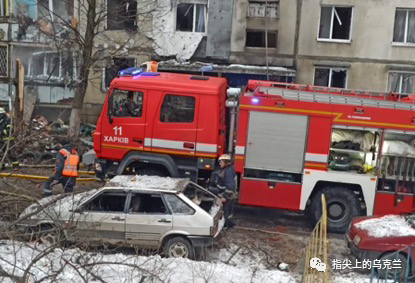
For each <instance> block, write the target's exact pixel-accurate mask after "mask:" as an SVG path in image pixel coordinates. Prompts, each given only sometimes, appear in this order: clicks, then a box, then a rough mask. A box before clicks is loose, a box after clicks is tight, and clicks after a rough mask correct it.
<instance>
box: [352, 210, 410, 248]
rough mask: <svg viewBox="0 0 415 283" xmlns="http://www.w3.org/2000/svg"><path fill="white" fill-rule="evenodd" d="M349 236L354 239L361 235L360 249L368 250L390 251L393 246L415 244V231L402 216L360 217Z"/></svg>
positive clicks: (354, 223) (355, 221)
mask: <svg viewBox="0 0 415 283" xmlns="http://www.w3.org/2000/svg"><path fill="white" fill-rule="evenodd" d="M349 235H351V236H352V237H353V238H354V237H355V236H356V235H359V237H360V239H361V240H360V244H359V248H361V249H367V250H388V249H390V247H391V246H395V247H396V248H399V247H401V246H406V245H410V244H413V243H415V229H414V228H413V227H412V225H411V223H410V222H409V221H407V218H406V217H404V216H400V215H385V216H369V217H358V218H356V219H354V221H353V224H352V227H351V231H350V232H349Z"/></svg>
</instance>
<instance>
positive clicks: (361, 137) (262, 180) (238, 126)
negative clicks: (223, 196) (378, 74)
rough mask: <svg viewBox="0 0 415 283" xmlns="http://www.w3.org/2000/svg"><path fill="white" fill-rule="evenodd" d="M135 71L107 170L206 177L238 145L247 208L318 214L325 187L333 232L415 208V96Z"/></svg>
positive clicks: (113, 97)
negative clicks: (357, 220)
mask: <svg viewBox="0 0 415 283" xmlns="http://www.w3.org/2000/svg"><path fill="white" fill-rule="evenodd" d="M134 72H135V71H134V70H133V71H130V72H129V73H127V74H120V77H119V78H116V79H114V80H113V82H112V83H111V87H110V91H109V93H108V95H107V98H106V101H105V104H104V106H103V110H102V113H101V116H100V118H99V120H98V124H97V130H96V132H95V133H94V150H95V152H96V155H97V159H96V163H95V170H96V174H97V176H98V177H101V178H104V177H105V176H106V175H119V174H146V175H161V176H171V177H187V178H190V179H192V180H193V181H199V182H200V181H203V180H206V179H208V178H209V177H210V175H211V173H212V170H214V169H215V168H216V167H217V163H216V159H217V157H218V156H219V155H220V154H222V153H224V152H225V151H226V148H225V147H226V144H227V142H228V151H229V152H230V153H232V154H233V156H234V158H235V169H236V172H237V174H238V178H239V180H238V184H239V190H238V193H239V194H238V196H239V202H240V203H241V204H244V205H252V206H261V207H270V208H280V209H289V210H295V211H301V210H304V211H306V213H307V214H308V215H309V216H310V217H311V218H312V220H314V221H317V220H318V219H319V218H320V216H321V197H320V196H321V194H325V196H326V198H327V206H328V207H327V208H328V217H329V230H330V231H333V232H343V231H345V230H346V229H347V226H348V225H349V223H350V222H351V220H352V218H353V217H355V216H361V215H373V214H378V215H382V214H390V213H396V214H401V213H410V212H412V210H413V207H414V205H415V199H414V187H415V148H414V147H413V145H415V142H414V141H415V104H414V103H413V102H414V100H413V98H412V96H400V95H397V94H393V93H374V92H363V91H361V92H359V91H349V90H341V89H331V88H324V87H313V86H304V85H296V84H285V83H275V82H261V81H250V82H249V84H248V86H246V88H245V89H243V90H242V91H241V92H238V91H235V90H230V89H227V84H226V80H225V79H222V78H213V77H200V76H192V75H182V74H168V73H143V72H137V73H135V74H134ZM227 137H228V139H227ZM234 142H236V144H234Z"/></svg>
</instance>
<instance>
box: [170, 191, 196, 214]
mask: <svg viewBox="0 0 415 283" xmlns="http://www.w3.org/2000/svg"><path fill="white" fill-rule="evenodd" d="M167 195H172V196H174V197H176V198H177V199H179V200H180V201H181V202H182V203H184V204H185V205H186V206H187V207H188V208H189V209H190V210H191V211H192V213H190V214H185V213H175V212H174V210H173V208H172V207H171V205H170V202H169V200H168V199H167V198H166V196H167ZM163 199H164V201H165V202H166V204H167V206H168V209H169V211H170V212H171V214H172V215H180V216H192V215H195V213H196V210H195V209H194V208H193V207H192V206H190V205H189V204H188V203H186V202H185V201H184V200H183V199H181V198H180V197H179V196H178V195H177V194H175V193H163Z"/></svg>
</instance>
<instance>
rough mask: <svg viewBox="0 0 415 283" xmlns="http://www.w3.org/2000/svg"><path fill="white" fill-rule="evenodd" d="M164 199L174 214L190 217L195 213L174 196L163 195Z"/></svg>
mask: <svg viewBox="0 0 415 283" xmlns="http://www.w3.org/2000/svg"><path fill="white" fill-rule="evenodd" d="M164 198H165V200H166V201H167V203H168V204H169V205H170V208H171V210H172V212H173V213H174V214H184V215H192V214H194V213H195V211H194V210H193V208H191V207H190V206H189V205H187V204H186V203H185V202H184V201H183V200H181V199H180V198H179V197H178V196H176V195H174V194H165V195H164Z"/></svg>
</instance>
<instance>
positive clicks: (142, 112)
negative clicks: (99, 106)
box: [109, 88, 144, 119]
mask: <svg viewBox="0 0 415 283" xmlns="http://www.w3.org/2000/svg"><path fill="white" fill-rule="evenodd" d="M115 91H125V92H129V91H131V92H133V93H135V94H137V95H138V96H140V94H141V97H142V103H141V115H140V116H116V115H115V114H114V112H113V107H112V106H113V104H112V103H113V102H114V96H113V95H114V92H115ZM127 95H128V93H127ZM110 97H111V100H109V101H110V102H111V104H109V110H110V113H111V117H113V118H118V119H120V118H121V119H124V118H127V119H141V118H143V117H144V91H142V90H136V89H135V90H131V89H119V88H113V89H112V90H111V93H110Z"/></svg>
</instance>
